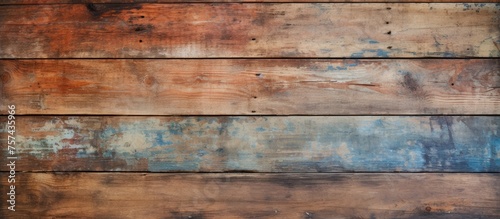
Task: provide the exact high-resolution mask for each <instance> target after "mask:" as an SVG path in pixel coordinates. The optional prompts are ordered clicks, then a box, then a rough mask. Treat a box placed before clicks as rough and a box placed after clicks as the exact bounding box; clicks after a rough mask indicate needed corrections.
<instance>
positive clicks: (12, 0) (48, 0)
mask: <svg viewBox="0 0 500 219" xmlns="http://www.w3.org/2000/svg"><path fill="white" fill-rule="evenodd" d="M233 2H234V3H239V2H250V3H280V2H281V3H308V2H311V3H328V2H332V3H337V2H339V3H356V2H360V3H389V2H394V3H479V4H480V3H495V2H500V1H499V0H2V1H0V5H2V4H3V5H22V4H85V3H94V4H99V3H118V4H126V3H233Z"/></svg>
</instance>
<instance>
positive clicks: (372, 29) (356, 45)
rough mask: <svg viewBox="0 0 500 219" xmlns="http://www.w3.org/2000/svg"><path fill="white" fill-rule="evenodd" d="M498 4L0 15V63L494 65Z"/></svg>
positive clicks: (168, 7) (69, 7)
mask: <svg viewBox="0 0 500 219" xmlns="http://www.w3.org/2000/svg"><path fill="white" fill-rule="evenodd" d="M499 12H500V5H499V4H493V3H484V4H469V3H463V4H439V3H430V4H414V3H413V4H412V3H411V4H403V3H387V4H381V3H373V4H356V3H339V4H321V3H318V4H307V3H301V4H291V3H283V4H87V5H85V4H57V5H5V6H2V7H0V42H1V43H0V58H176V57H177V58H188V57H189V58H197V57H198V58H214V57H219V58H221V57H325V58H326V57H355V58H357V57H384V58H385V57H499V56H500V49H499V46H500V28H499V25H498V24H499V18H500V16H499Z"/></svg>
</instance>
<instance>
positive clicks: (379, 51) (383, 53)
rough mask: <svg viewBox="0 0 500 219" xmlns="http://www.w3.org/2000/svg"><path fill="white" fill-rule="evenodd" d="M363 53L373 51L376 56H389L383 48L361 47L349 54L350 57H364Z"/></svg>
mask: <svg viewBox="0 0 500 219" xmlns="http://www.w3.org/2000/svg"><path fill="white" fill-rule="evenodd" d="M365 53H375V55H376V56H377V57H381V58H387V57H389V52H388V51H385V50H383V49H363V50H362V51H361V52H355V53H353V54H351V58H362V57H365Z"/></svg>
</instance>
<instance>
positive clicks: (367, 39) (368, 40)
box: [360, 38, 379, 44]
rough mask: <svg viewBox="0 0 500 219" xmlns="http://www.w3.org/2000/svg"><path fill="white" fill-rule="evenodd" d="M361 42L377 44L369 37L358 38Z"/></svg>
mask: <svg viewBox="0 0 500 219" xmlns="http://www.w3.org/2000/svg"><path fill="white" fill-rule="evenodd" d="M360 41H361V42H367V43H369V44H378V43H379V42H378V41H376V40H374V39H371V38H363V39H360Z"/></svg>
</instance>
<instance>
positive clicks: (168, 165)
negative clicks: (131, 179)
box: [148, 160, 200, 172]
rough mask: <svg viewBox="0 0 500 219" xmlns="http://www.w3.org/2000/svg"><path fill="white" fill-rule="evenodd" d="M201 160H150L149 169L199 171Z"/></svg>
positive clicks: (154, 170) (153, 170)
mask: <svg viewBox="0 0 500 219" xmlns="http://www.w3.org/2000/svg"><path fill="white" fill-rule="evenodd" d="M199 166H200V165H199V161H197V160H188V161H184V162H178V161H156V160H150V161H149V163H148V170H150V171H152V172H157V171H197V170H199Z"/></svg>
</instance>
